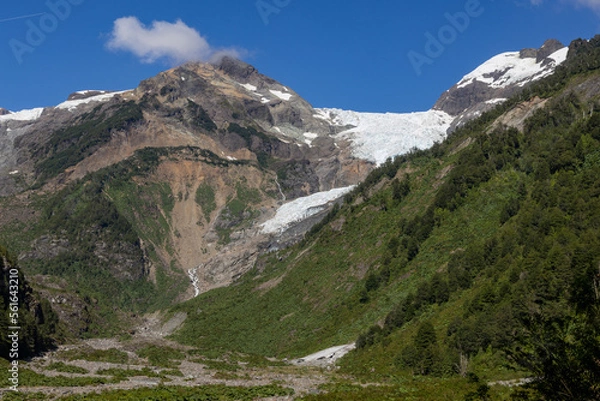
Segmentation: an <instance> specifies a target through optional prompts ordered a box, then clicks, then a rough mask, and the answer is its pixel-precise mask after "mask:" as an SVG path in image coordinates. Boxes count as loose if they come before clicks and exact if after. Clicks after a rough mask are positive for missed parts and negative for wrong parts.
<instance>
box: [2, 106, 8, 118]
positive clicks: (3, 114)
mask: <svg viewBox="0 0 600 401" xmlns="http://www.w3.org/2000/svg"><path fill="white" fill-rule="evenodd" d="M7 114H10V111H8V110H6V109H3V108H2V107H0V116H5V115H7Z"/></svg>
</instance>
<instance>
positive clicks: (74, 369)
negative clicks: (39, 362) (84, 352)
mask: <svg viewBox="0 0 600 401" xmlns="http://www.w3.org/2000/svg"><path fill="white" fill-rule="evenodd" d="M46 369H48V370H54V371H56V372H62V373H78V374H82V375H84V374H86V373H89V370H87V369H84V368H80V367H79V366H73V365H67V364H66V363H64V362H54V363H51V364H50V365H48V366H47V367H46Z"/></svg>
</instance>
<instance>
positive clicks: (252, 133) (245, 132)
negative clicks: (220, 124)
mask: <svg viewBox="0 0 600 401" xmlns="http://www.w3.org/2000/svg"><path fill="white" fill-rule="evenodd" d="M227 131H228V132H230V133H235V134H237V135H239V136H241V137H242V139H243V140H244V141H246V147H247V148H248V149H250V150H252V151H253V152H255V153H256V157H257V160H258V164H259V165H260V166H261V167H263V168H267V167H269V162H270V155H271V154H270V150H271V148H272V146H274V144H275V143H276V142H277V140H276V139H274V138H271V137H270V136H268V135H266V134H265V133H264V132H262V131H259V130H257V129H256V128H254V127H242V126H240V125H238V124H236V123H231V124H229V126H228V127H227Z"/></svg>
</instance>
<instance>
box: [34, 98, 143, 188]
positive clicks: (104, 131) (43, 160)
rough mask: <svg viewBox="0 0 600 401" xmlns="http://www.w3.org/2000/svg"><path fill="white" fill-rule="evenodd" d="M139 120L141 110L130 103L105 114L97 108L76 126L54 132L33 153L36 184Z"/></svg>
mask: <svg viewBox="0 0 600 401" xmlns="http://www.w3.org/2000/svg"><path fill="white" fill-rule="evenodd" d="M143 118H144V115H143V113H142V109H141V108H140V107H139V106H138V105H137V104H136V103H135V102H133V101H131V102H127V103H124V104H119V105H118V106H112V107H109V108H108V109H106V110H103V106H98V107H96V108H95V109H94V110H93V111H92V112H91V113H88V114H84V115H83V116H82V117H81V118H80V121H78V124H77V125H73V126H71V127H68V128H66V129H63V130H60V131H57V132H55V133H54V134H53V135H52V137H51V138H50V140H49V141H48V142H47V143H46V145H45V146H44V148H42V149H40V150H39V151H38V152H37V154H36V157H37V159H38V160H40V162H38V163H37V164H36V172H37V175H38V181H39V182H40V183H43V182H45V181H46V180H48V179H50V178H52V177H55V176H56V175H58V174H60V173H62V172H63V171H64V170H65V169H66V168H68V167H71V166H74V165H76V164H77V163H79V162H80V161H82V160H83V159H85V158H86V157H88V156H90V155H92V154H93V153H94V152H95V151H96V150H97V149H98V148H99V147H100V146H102V145H104V144H106V143H108V142H109V141H110V140H111V138H112V135H113V133H115V132H117V131H124V130H127V129H129V128H130V127H131V126H133V125H134V124H136V123H138V122H139V121H142V120H143Z"/></svg>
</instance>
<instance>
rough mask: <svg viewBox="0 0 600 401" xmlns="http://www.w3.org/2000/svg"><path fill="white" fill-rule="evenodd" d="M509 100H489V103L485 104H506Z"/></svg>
mask: <svg viewBox="0 0 600 401" xmlns="http://www.w3.org/2000/svg"><path fill="white" fill-rule="evenodd" d="M507 100H508V99H505V98H497V99H491V100H488V101H487V102H485V103H486V104H499V103H504V102H506V101H507Z"/></svg>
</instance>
